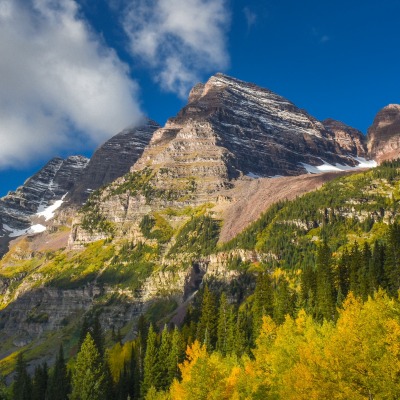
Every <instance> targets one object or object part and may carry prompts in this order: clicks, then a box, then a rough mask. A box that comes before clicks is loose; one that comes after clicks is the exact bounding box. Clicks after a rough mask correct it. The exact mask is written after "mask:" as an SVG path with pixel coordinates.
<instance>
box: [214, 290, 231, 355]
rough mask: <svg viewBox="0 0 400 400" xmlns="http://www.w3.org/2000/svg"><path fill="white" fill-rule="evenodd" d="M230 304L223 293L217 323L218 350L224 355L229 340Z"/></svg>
mask: <svg viewBox="0 0 400 400" xmlns="http://www.w3.org/2000/svg"><path fill="white" fill-rule="evenodd" d="M229 308H230V307H229V303H228V300H227V298H226V294H225V293H222V295H221V298H220V300H219V312H218V323H217V346H216V348H217V350H218V351H220V352H221V353H222V354H223V355H225V354H226V340H227V338H228V316H229Z"/></svg>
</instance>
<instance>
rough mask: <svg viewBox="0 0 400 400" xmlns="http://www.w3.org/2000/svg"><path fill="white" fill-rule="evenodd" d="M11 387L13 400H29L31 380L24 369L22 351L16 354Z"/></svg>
mask: <svg viewBox="0 0 400 400" xmlns="http://www.w3.org/2000/svg"><path fill="white" fill-rule="evenodd" d="M12 389H13V390H12V392H13V400H31V395H32V381H31V378H30V377H29V375H28V372H27V370H26V362H25V360H24V356H23V354H22V352H21V353H19V354H18V358H17V366H16V371H15V379H14V383H13V388H12Z"/></svg>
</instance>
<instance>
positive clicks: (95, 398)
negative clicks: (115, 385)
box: [70, 333, 108, 400]
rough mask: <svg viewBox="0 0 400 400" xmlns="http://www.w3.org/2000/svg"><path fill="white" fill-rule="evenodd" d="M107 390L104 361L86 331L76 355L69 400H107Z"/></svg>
mask: <svg viewBox="0 0 400 400" xmlns="http://www.w3.org/2000/svg"><path fill="white" fill-rule="evenodd" d="M107 392H108V388H107V378H106V374H105V372H104V363H103V360H102V357H101V355H100V353H99V350H98V348H97V346H96V344H95V342H94V340H93V338H92V336H91V335H90V333H88V334H87V335H86V338H85V340H84V342H83V343H82V346H81V349H80V351H79V353H78V355H77V357H76V363H75V366H74V370H73V374H72V393H71V396H70V400H107Z"/></svg>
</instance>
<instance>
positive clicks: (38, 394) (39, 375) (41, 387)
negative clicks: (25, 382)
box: [32, 363, 48, 400]
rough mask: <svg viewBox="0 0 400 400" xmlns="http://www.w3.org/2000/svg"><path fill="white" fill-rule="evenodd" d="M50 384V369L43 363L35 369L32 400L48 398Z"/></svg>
mask: <svg viewBox="0 0 400 400" xmlns="http://www.w3.org/2000/svg"><path fill="white" fill-rule="evenodd" d="M47 384H48V368H47V364H46V363H43V364H42V365H38V366H37V367H36V368H35V372H34V376H33V385H32V400H44V399H45V398H46V391H47Z"/></svg>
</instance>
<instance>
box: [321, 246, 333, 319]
mask: <svg viewBox="0 0 400 400" xmlns="http://www.w3.org/2000/svg"><path fill="white" fill-rule="evenodd" d="M335 304H336V296H335V292H334V285H333V274H332V253H331V250H330V248H329V246H328V244H327V242H324V243H323V244H322V245H321V246H320V247H319V249H318V253H317V298H316V306H317V315H318V316H319V317H320V318H321V319H323V318H325V319H327V320H332V319H333V318H334V315H335Z"/></svg>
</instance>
